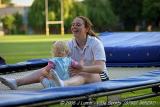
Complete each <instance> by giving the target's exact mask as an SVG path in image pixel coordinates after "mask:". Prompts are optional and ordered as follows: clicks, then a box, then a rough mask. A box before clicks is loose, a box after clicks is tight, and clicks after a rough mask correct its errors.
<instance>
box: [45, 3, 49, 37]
mask: <svg viewBox="0 0 160 107" xmlns="http://www.w3.org/2000/svg"><path fill="white" fill-rule="evenodd" d="M45 14H46V35H47V36H49V26H48V0H45Z"/></svg>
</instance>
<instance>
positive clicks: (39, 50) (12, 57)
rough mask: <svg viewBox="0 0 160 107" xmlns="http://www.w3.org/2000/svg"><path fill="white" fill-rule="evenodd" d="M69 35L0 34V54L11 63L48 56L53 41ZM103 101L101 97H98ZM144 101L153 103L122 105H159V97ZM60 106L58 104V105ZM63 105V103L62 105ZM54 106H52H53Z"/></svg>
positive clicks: (131, 106) (139, 106)
mask: <svg viewBox="0 0 160 107" xmlns="http://www.w3.org/2000/svg"><path fill="white" fill-rule="evenodd" d="M71 38H72V36H71V35H64V36H61V35H51V36H44V35H28V36H23V35H17V36H16V35H14V36H13V35H10V36H0V56H2V57H3V58H4V59H5V60H6V62H7V63H8V64H13V63H16V62H20V61H25V60H28V59H34V58H49V57H50V56H51V53H50V49H51V44H52V42H53V41H56V40H70V39H71ZM149 91H150V90H149V89H146V90H142V91H136V92H135V93H131V92H130V93H127V94H123V95H122V96H123V97H126V96H130V95H137V94H142V93H146V92H149ZM100 101H101V102H102V101H103V98H100ZM145 101H152V103H153V104H150V105H145V104H144V103H143V102H141V103H140V102H138V101H137V102H136V103H134V104H131V105H125V106H124V107H146V106H147V107H159V106H160V97H158V98H156V97H155V98H150V99H146V100H145ZM58 106H60V105H58ZM62 106H64V105H62ZM53 107H54V106H53Z"/></svg>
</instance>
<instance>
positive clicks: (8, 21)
mask: <svg viewBox="0 0 160 107" xmlns="http://www.w3.org/2000/svg"><path fill="white" fill-rule="evenodd" d="M14 21H15V17H14V16H13V15H7V16H5V17H3V18H2V22H3V25H4V29H6V30H5V32H6V33H9V34H11V33H12V30H13V29H15V25H14Z"/></svg>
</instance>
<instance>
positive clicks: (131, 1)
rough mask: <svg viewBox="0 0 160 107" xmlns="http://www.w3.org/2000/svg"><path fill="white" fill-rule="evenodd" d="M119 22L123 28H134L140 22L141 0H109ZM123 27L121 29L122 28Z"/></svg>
mask: <svg viewBox="0 0 160 107" xmlns="http://www.w3.org/2000/svg"><path fill="white" fill-rule="evenodd" d="M110 1H111V4H112V7H113V11H114V12H115V14H116V15H118V17H119V21H120V22H119V23H121V24H122V28H124V29H125V30H134V29H135V26H136V25H139V24H140V23H141V22H142V3H143V0H110ZM124 29H123V30H124Z"/></svg>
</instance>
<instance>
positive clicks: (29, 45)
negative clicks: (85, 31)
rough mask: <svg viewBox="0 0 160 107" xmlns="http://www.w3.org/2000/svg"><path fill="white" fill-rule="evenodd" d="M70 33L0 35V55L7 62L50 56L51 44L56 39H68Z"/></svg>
mask: <svg viewBox="0 0 160 107" xmlns="http://www.w3.org/2000/svg"><path fill="white" fill-rule="evenodd" d="M71 38H72V36H71V35H64V36H61V35H51V36H44V35H39V36H38V35H28V36H21V35H18V36H15V35H14V36H0V56H2V57H3V58H4V59H5V60H6V62H7V64H13V63H16V62H20V61H25V60H28V59H34V58H48V57H50V56H51V51H50V50H51V44H52V42H53V41H56V40H70V39H71Z"/></svg>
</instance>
